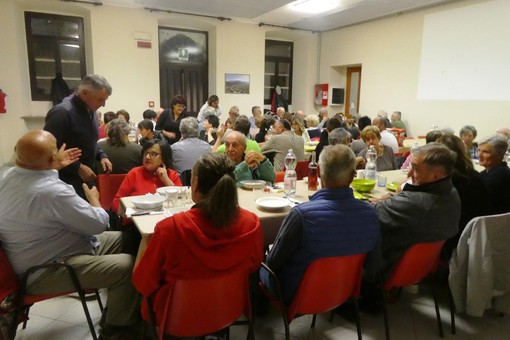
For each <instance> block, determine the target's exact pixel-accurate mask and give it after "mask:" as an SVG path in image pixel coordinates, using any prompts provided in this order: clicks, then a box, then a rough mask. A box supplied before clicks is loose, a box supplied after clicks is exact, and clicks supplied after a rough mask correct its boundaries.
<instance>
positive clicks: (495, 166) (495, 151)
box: [478, 135, 510, 214]
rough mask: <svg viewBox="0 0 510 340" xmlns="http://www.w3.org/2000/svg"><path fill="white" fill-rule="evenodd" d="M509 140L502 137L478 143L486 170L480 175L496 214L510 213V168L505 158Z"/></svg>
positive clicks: (480, 156)
mask: <svg viewBox="0 0 510 340" xmlns="http://www.w3.org/2000/svg"><path fill="white" fill-rule="evenodd" d="M507 150H508V140H507V139H506V138H504V137H502V136H500V135H495V136H491V137H488V138H484V139H482V140H481V141H480V142H479V143H478V159H479V160H480V165H481V166H483V167H484V168H485V170H483V171H482V172H481V173H480V174H481V176H482V179H483V181H484V182H485V185H486V186H487V188H488V189H489V192H490V193H491V196H490V197H491V200H492V205H493V208H494V213H496V214H503V213H507V212H510V168H508V165H507V164H506V162H505V161H503V158H504V157H505V153H506V152H507Z"/></svg>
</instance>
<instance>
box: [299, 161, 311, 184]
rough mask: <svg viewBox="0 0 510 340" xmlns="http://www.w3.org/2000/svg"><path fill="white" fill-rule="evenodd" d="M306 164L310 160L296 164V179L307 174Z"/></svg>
mask: <svg viewBox="0 0 510 340" xmlns="http://www.w3.org/2000/svg"><path fill="white" fill-rule="evenodd" d="M308 164H310V161H300V162H297V164H296V175H297V180H298V181H300V180H302V179H303V177H306V176H308Z"/></svg>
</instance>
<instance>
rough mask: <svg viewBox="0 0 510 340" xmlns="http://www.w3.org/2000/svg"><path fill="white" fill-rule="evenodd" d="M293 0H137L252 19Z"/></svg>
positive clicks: (178, 9)
mask: <svg viewBox="0 0 510 340" xmlns="http://www.w3.org/2000/svg"><path fill="white" fill-rule="evenodd" d="M291 2H292V0H255V1H253V0H172V1H168V0H135V3H137V4H140V5H143V7H151V8H157V9H165V10H175V11H181V12H192V13H199V14H206V15H213V16H223V17H235V18H246V19H252V18H255V17H258V16H260V15H262V14H264V13H266V12H270V11H272V10H274V9H276V8H279V7H281V6H285V5H286V4H288V3H291Z"/></svg>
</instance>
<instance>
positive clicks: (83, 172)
mask: <svg viewBox="0 0 510 340" xmlns="http://www.w3.org/2000/svg"><path fill="white" fill-rule="evenodd" d="M110 164H111V163H110ZM78 176H80V178H81V180H82V181H83V182H85V183H89V182H92V181H94V180H95V179H96V177H97V176H96V174H95V173H94V171H92V169H91V168H89V167H88V166H86V165H83V164H80V168H79V169H78Z"/></svg>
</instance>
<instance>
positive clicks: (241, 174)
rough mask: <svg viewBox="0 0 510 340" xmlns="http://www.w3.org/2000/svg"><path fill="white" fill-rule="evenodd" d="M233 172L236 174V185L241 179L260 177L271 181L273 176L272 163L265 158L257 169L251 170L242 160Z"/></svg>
mask: <svg viewBox="0 0 510 340" xmlns="http://www.w3.org/2000/svg"><path fill="white" fill-rule="evenodd" d="M234 174H235V176H236V183H237V185H238V186H240V182H241V181H248V180H253V179H260V180H263V181H268V182H271V183H273V182H274V178H275V173H274V168H273V165H272V164H271V162H270V161H269V160H268V159H267V158H266V160H265V161H263V162H262V163H260V165H259V167H258V168H257V169H255V170H253V171H252V170H251V169H250V167H249V166H248V165H247V164H246V162H245V161H242V162H241V163H239V164H237V165H236V169H235V171H234Z"/></svg>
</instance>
